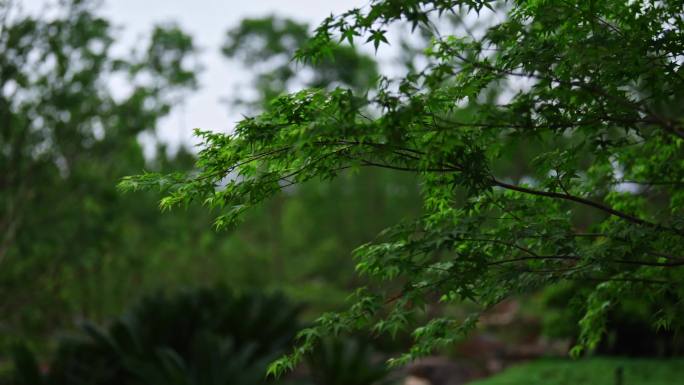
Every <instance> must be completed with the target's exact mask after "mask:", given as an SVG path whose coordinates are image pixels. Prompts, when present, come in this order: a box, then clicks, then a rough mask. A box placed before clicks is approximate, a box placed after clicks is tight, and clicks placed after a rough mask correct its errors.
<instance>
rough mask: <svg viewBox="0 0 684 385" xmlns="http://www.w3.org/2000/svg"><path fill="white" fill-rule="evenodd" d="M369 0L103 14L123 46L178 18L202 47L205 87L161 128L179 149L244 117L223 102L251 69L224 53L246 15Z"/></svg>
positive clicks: (328, 9) (213, 0)
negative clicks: (196, 135) (197, 132)
mask: <svg viewBox="0 0 684 385" xmlns="http://www.w3.org/2000/svg"><path fill="white" fill-rule="evenodd" d="M18 2H19V3H20V4H21V5H22V6H23V7H24V8H25V10H27V11H35V10H38V9H40V8H41V7H42V6H43V5H44V4H45V3H46V2H48V1H47V0H18ZM367 2H368V1H367V0H334V1H332V0H318V1H317V0H280V1H278V0H242V1H236V0H224V1H221V0H104V5H103V7H102V14H103V15H104V16H106V17H107V18H108V19H109V20H111V21H112V22H113V24H114V25H116V26H120V27H121V28H122V30H121V31H120V39H119V41H120V44H121V48H128V47H131V46H132V45H133V44H134V43H135V42H136V41H137V40H138V39H139V38H140V37H141V36H144V35H145V34H147V33H149V31H151V28H152V26H153V25H154V24H157V23H164V22H170V21H174V22H177V23H178V24H179V25H180V26H181V27H182V29H183V30H184V31H186V32H187V33H190V34H191V35H192V36H193V37H194V39H195V44H196V45H197V46H198V47H200V49H201V53H200V62H201V64H202V65H203V67H204V71H203V72H202V73H201V74H200V77H199V79H200V89H199V90H198V91H197V92H196V93H194V94H193V95H192V96H191V97H189V98H187V99H186V101H185V103H184V105H183V106H181V107H177V108H175V109H174V111H173V112H172V114H171V115H170V116H169V117H168V118H166V119H164V120H163V121H162V122H161V124H160V127H159V128H158V135H159V137H160V138H161V139H162V140H164V141H165V142H167V143H169V144H170V145H171V147H172V148H173V147H175V146H177V145H178V143H180V142H183V143H193V140H192V130H193V129H194V128H196V127H199V128H202V129H209V130H214V131H228V130H230V129H231V128H232V127H233V125H234V123H235V122H236V121H238V120H239V119H240V113H239V111H229V107H228V106H227V105H226V104H225V103H222V102H221V99H225V98H226V97H229V96H230V93H231V92H234V88H235V85H236V84H237V83H244V82H245V78H246V77H247V76H248V75H249V73H248V72H247V71H246V70H245V69H244V68H241V67H240V66H239V64H237V63H230V62H229V61H227V60H226V59H225V58H223V56H222V55H221V54H220V52H219V49H220V46H221V44H222V43H223V41H224V36H225V32H226V30H227V29H228V28H229V27H232V26H234V25H236V24H237V23H238V22H239V21H240V20H242V19H243V18H245V17H256V16H264V15H269V14H278V15H281V16H287V17H291V18H293V19H295V20H298V21H303V22H307V23H309V24H311V25H314V26H315V25H318V23H319V22H320V21H322V20H323V18H325V17H326V16H328V15H330V13H341V12H343V11H345V10H347V9H349V8H353V7H359V6H363V5H365V4H367Z"/></svg>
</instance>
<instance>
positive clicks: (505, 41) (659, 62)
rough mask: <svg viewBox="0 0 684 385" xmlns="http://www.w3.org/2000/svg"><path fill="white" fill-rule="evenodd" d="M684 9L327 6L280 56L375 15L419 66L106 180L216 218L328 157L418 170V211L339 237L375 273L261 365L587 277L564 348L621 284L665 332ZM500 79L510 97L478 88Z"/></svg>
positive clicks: (675, 296)
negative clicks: (439, 308) (403, 30)
mask: <svg viewBox="0 0 684 385" xmlns="http://www.w3.org/2000/svg"><path fill="white" fill-rule="evenodd" d="M683 5H684V4H682V2H681V1H662V2H637V1H635V2H624V1H620V0H597V1H589V2H586V1H562V2H556V1H514V2H506V3H500V2H497V1H485V0H463V1H459V0H453V1H451V0H446V1H445V0H434V1H432V0H409V1H394V0H376V1H372V2H371V3H370V4H369V5H368V6H367V7H364V8H363V9H352V10H350V11H348V12H345V13H343V14H341V15H338V16H331V17H329V18H327V19H326V20H325V21H324V22H323V23H322V24H321V26H320V27H318V28H317V30H316V33H315V35H314V37H313V38H312V39H310V40H308V41H307V42H306V43H305V44H304V45H303V46H302V47H300V49H299V51H298V53H297V54H296V57H297V58H298V59H301V60H304V61H310V62H313V63H319V62H320V61H321V60H323V58H324V57H326V55H327V54H329V53H330V52H331V51H332V50H334V49H335V48H334V47H337V46H338V45H339V44H340V41H350V42H353V41H354V39H355V38H356V37H358V38H362V39H365V41H366V42H369V43H372V44H373V45H374V46H375V47H376V49H378V48H379V46H380V45H381V44H384V43H387V41H388V40H387V36H386V35H387V30H388V26H389V25H390V24H395V23H398V22H400V21H407V22H408V23H409V24H411V25H412V26H413V27H414V28H417V27H421V28H424V29H426V30H429V31H432V36H433V43H432V45H431V47H429V48H428V50H427V51H426V54H427V60H428V64H427V66H426V67H425V68H424V69H420V70H417V71H415V72H410V73H408V74H407V75H406V76H404V77H402V78H400V79H398V80H397V81H390V80H383V81H380V82H379V83H378V86H377V87H376V89H375V90H373V92H371V93H363V94H359V93H354V92H353V91H352V90H351V89H349V88H346V87H340V88H335V89H334V90H326V89H318V88H317V89H307V90H304V91H300V92H295V93H291V94H289V95H284V96H282V97H279V98H277V99H276V100H274V101H273V102H271V104H270V105H269V107H268V109H266V110H265V112H264V113H262V114H260V115H258V116H254V117H248V118H246V119H244V120H243V121H241V122H240V123H238V125H237V128H236V130H235V132H234V133H231V134H229V135H226V134H216V133H210V132H199V133H198V134H199V136H200V137H201V138H202V140H203V141H204V143H203V149H202V151H201V152H200V155H199V159H198V162H197V168H198V170H197V171H195V172H193V173H190V174H187V175H184V176H182V175H181V176H179V175H178V174H173V175H159V174H146V175H141V176H137V177H129V178H126V179H125V180H123V181H122V183H121V187H122V188H123V189H125V190H135V189H139V188H145V187H150V186H158V185H159V184H160V183H163V184H164V186H167V189H166V195H165V197H164V198H163V199H162V201H161V205H162V207H164V208H170V207H174V206H176V205H180V204H186V203H188V202H191V201H199V202H203V203H204V204H206V205H208V206H209V207H212V208H216V209H220V210H222V214H220V216H219V217H218V218H217V219H216V223H217V225H218V226H227V225H230V224H233V223H235V222H236V220H237V219H238V218H240V217H241V216H242V214H243V213H244V212H245V211H247V210H248V209H249V208H250V207H253V206H255V205H257V204H258V203H260V202H262V201H264V200H266V199H268V198H270V197H271V196H273V195H275V194H277V193H279V192H281V191H283V190H284V189H286V188H285V187H284V186H291V185H299V184H301V183H304V182H307V181H310V180H325V181H327V180H331V179H333V178H335V177H336V176H338V175H340V174H341V172H342V170H348V169H353V170H356V169H360V168H368V167H371V168H383V169H391V170H396V171H402V172H410V173H413V174H415V175H417V176H418V177H419V178H420V180H421V182H422V186H423V199H422V201H423V205H424V207H425V210H426V213H425V215H424V216H423V217H421V218H420V219H418V220H416V221H413V222H410V223H404V224H400V225H397V226H395V227H393V228H391V229H389V230H388V231H386V232H384V234H383V237H381V239H379V240H378V242H375V243H371V244H368V245H366V246H363V247H361V248H359V249H357V251H356V257H357V260H358V264H357V270H358V271H359V272H360V273H362V274H364V275H367V276H369V277H371V278H374V279H376V280H377V281H379V282H384V283H392V284H389V285H384V286H382V287H381V288H379V289H374V290H370V289H366V290H358V291H356V302H355V303H354V304H353V305H352V306H351V307H350V309H349V311H347V312H343V313H333V314H327V315H325V316H323V317H321V318H320V319H319V323H318V325H317V326H316V327H313V328H310V329H307V330H306V331H304V332H303V333H302V334H301V336H302V337H301V340H300V343H301V344H300V346H299V347H298V348H296V349H295V350H294V351H293V353H292V355H290V356H288V357H285V358H283V359H282V360H279V361H277V362H275V363H274V364H273V366H272V367H271V371H272V373H281V372H282V371H284V370H286V369H288V368H292V367H293V366H294V365H295V364H296V363H297V362H299V361H300V360H301V359H303V358H304V357H305V356H306V355H307V354H308V353H309V352H310V351H311V350H312V349H314V348H315V346H316V345H317V344H318V342H319V341H320V339H321V338H323V337H324V336H326V335H328V334H337V333H339V332H341V331H350V330H354V329H358V328H371V329H373V330H375V331H378V332H389V333H394V332H396V331H398V330H403V329H405V328H407V326H408V322H407V314H411V313H415V312H421V311H423V310H425V308H426V306H427V304H428V303H432V302H437V301H439V302H442V303H463V302H464V301H472V302H475V303H477V304H478V305H479V306H480V307H481V308H482V309H486V308H488V307H490V306H492V305H494V304H496V303H498V302H500V301H501V300H502V299H505V298H507V297H509V296H511V295H514V294H517V293H521V292H530V291H533V290H537V289H538V288H540V287H543V286H545V285H547V284H549V283H555V282H559V281H571V282H574V281H579V282H583V283H584V285H586V286H587V287H588V288H589V289H590V290H588V291H587V292H578V293H576V296H577V297H576V298H577V300H579V301H581V303H582V304H583V305H582V315H581V317H580V320H579V322H578V323H579V326H580V331H581V332H580V335H579V339H578V345H577V346H576V347H575V348H574V349H573V353H575V354H580V353H581V352H582V351H586V350H592V349H595V348H596V347H597V346H598V344H599V342H600V340H601V337H602V336H603V334H604V332H605V330H606V320H607V318H606V315H607V314H608V311H609V310H610V309H611V308H612V307H615V306H617V305H618V304H622V303H625V301H627V300H628V299H629V298H630V297H646V299H647V301H648V303H649V305H651V306H653V309H654V311H653V312H652V314H651V316H652V318H651V322H652V324H653V325H654V326H655V327H657V328H673V329H675V330H681V328H682V326H683V325H684V324H682V319H684V318H683V317H682V315H683V314H682V312H683V311H684V310H683V309H684V306H682V304H683V300H684V291H683V290H684V288H683V287H682V285H681V284H680V282H681V280H682V279H683V278H684V276H683V274H684V269H682V267H684V242H683V238H684V213H683V210H684V205H683V203H682V202H684V190H682V189H681V185H682V183H683V181H684V179H683V178H684V168H683V167H682V155H683V154H682V144H683V143H684V127H683V123H682V121H683V116H682V109H681V100H682V90H684V87H683V86H684V77H683V76H682V61H681V58H682V56H683V55H684V46H683V45H682V42H684V38H683V37H684V36H682V33H683V32H682V23H683V21H682V20H684V19H683V18H682V7H683ZM497 12H498V14H496V16H498V17H492V18H490V20H491V23H490V25H486V26H485V27H484V28H482V29H480V30H479V31H470V30H465V31H462V30H456V31H454V30H448V31H443V30H440V26H441V25H440V23H439V20H440V19H439V16H441V15H444V14H457V15H458V14H460V15H466V16H468V17H472V18H476V17H477V16H478V15H480V14H489V15H491V14H494V13H497ZM502 84H503V85H508V86H509V92H508V95H504V97H501V98H491V97H489V96H490V95H491V92H490V91H491V89H492V87H497V86H499V85H502ZM521 148H525V150H526V151H525V152H522V153H521V152H520V149H521ZM512 159H513V160H515V161H516V162H518V165H517V166H516V167H510V161H511V160H512ZM520 164H522V165H520ZM219 183H221V184H220V186H221V188H216V186H217V185H218V184H219ZM287 188H288V189H289V188H292V187H287ZM477 318H478V314H477V313H475V314H473V315H471V316H468V317H464V318H457V317H449V316H445V317H436V318H434V319H432V320H430V321H429V322H428V323H426V324H425V325H422V326H419V327H417V328H412V330H413V335H414V337H415V344H414V346H413V347H412V348H411V349H410V351H409V352H407V353H406V354H405V355H402V356H401V357H399V358H398V359H397V360H394V361H392V362H393V363H395V364H400V363H404V362H407V361H408V360H411V359H414V358H416V357H419V356H421V355H425V354H428V353H429V352H430V351H432V349H434V348H435V347H438V346H444V345H448V344H450V343H452V342H453V341H455V340H456V339H457V338H459V337H460V336H461V335H462V334H463V333H464V332H466V331H468V330H470V329H471V328H473V327H474V326H475V325H476V323H477Z"/></svg>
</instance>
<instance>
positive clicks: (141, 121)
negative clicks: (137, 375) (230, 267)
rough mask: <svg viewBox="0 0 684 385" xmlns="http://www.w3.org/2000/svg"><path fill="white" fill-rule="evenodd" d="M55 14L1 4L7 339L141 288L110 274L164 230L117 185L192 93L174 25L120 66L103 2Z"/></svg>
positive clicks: (187, 45) (184, 49) (187, 43)
mask: <svg viewBox="0 0 684 385" xmlns="http://www.w3.org/2000/svg"><path fill="white" fill-rule="evenodd" d="M60 4H61V5H60V7H58V8H55V10H56V11H57V12H56V13H55V14H54V15H51V16H50V17H49V18H48V17H44V18H40V17H34V16H30V15H26V14H23V13H22V12H21V11H20V9H19V7H17V6H14V5H12V2H2V4H1V5H0V148H1V151H0V296H1V297H2V301H1V302H0V313H2V314H3V317H2V320H0V335H2V336H3V337H2V339H5V338H17V337H21V336H22V335H23V333H24V332H27V333H34V334H35V333H40V332H47V331H49V330H53V329H54V328H57V327H59V326H60V325H61V324H63V323H65V322H71V318H72V317H74V316H81V317H83V316H87V317H93V318H99V317H102V316H103V315H104V313H106V312H107V311H108V310H109V309H107V307H108V305H109V302H108V299H110V298H111V297H106V296H104V297H106V298H103V294H104V293H105V292H107V287H108V285H110V284H111V283H112V282H114V281H119V282H118V283H117V285H119V287H123V286H124V285H126V282H125V281H126V280H129V279H133V278H134V277H131V276H117V277H116V278H115V279H112V280H110V279H111V278H112V277H105V276H104V275H103V271H104V270H105V269H109V268H112V269H115V266H117V265H121V264H127V263H131V260H130V259H126V258H123V256H125V255H129V256H130V255H132V253H135V254H138V255H140V254H142V253H144V250H146V246H145V243H146V242H149V241H150V240H146V239H142V238H140V237H137V234H136V232H137V231H140V230H141V229H143V228H144V227H145V226H149V225H151V224H154V223H159V222H160V221H159V220H157V219H155V216H154V215H153V211H154V210H152V211H150V210H149V207H145V206H147V205H149V204H151V201H150V200H149V198H145V199H147V202H146V203H142V202H140V197H138V198H136V199H130V198H122V197H120V196H119V195H118V194H117V193H116V191H115V189H114V188H113V185H112V182H111V181H112V179H114V178H116V177H117V176H123V175H126V174H127V173H130V172H131V170H140V169H141V168H143V167H144V166H145V159H144V157H143V152H142V149H141V147H140V144H139V143H138V140H137V137H138V135H139V134H140V133H143V132H147V133H153V130H154V128H155V126H156V124H157V122H158V120H159V119H160V118H161V117H163V116H164V115H166V114H167V113H168V112H169V110H170V108H171V106H172V105H173V104H174V103H175V101H176V100H178V98H179V97H182V96H183V95H184V94H185V93H186V92H187V91H188V90H191V89H193V88H195V86H196V79H195V70H196V69H195V68H194V65H193V63H192V55H193V52H194V47H193V43H192V39H191V38H190V37H189V36H188V35H186V34H184V33H183V32H182V31H180V30H179V29H178V28H177V27H175V26H173V25H166V26H159V27H156V28H155V29H154V30H153V31H152V34H151V36H150V38H149V41H148V42H147V43H146V44H147V46H146V48H144V49H143V50H142V51H141V52H135V53H133V54H132V55H131V56H130V57H128V58H117V57H114V56H113V55H112V54H111V52H110V47H111V45H112V43H113V41H114V40H113V28H112V27H111V26H110V24H109V22H107V21H106V20H104V19H102V18H100V17H99V16H97V15H96V14H95V12H94V11H95V8H96V7H97V5H98V2H97V1H86V0H72V1H65V2H62V3H60ZM117 78H118V79H121V80H123V82H121V83H122V84H124V83H125V84H126V86H124V88H125V89H123V90H122V89H120V87H119V88H116V87H114V86H113V85H112V82H113V79H117ZM115 95H119V96H115ZM161 156H162V157H163V156H165V154H161ZM181 162H182V161H180V162H176V163H175V164H174V166H173V167H174V168H178V167H181V168H182V165H181ZM143 200H144V199H143ZM148 220H150V221H152V222H151V223H145V222H146V221H148ZM148 234H149V233H148ZM119 258H121V259H119ZM129 272H130V270H129ZM109 287H110V288H111V286H109ZM108 294H112V293H108ZM121 294H122V295H121V296H120V297H118V298H116V299H114V302H116V301H117V300H119V301H120V300H121V299H122V298H125V296H126V295H129V294H130V293H121ZM3 342H4V341H0V349H2V345H3Z"/></svg>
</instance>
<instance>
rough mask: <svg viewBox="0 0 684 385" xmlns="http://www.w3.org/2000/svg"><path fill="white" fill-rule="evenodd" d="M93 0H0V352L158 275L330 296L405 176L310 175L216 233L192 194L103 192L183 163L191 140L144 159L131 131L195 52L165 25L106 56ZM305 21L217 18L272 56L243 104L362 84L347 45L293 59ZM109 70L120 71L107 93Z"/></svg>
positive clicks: (152, 111) (263, 104)
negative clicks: (315, 58)
mask: <svg viewBox="0 0 684 385" xmlns="http://www.w3.org/2000/svg"><path fill="white" fill-rule="evenodd" d="M96 4H97V2H94V1H88V0H73V1H69V2H65V3H64V4H63V5H62V6H60V8H59V14H58V15H56V16H55V17H54V18H49V19H47V18H46V19H40V18H36V17H34V16H29V15H26V14H22V13H21V12H19V11H18V9H17V8H16V7H14V8H13V7H10V6H9V5H5V6H3V8H2V10H1V11H2V20H3V24H2V26H1V27H0V28H2V30H1V31H0V61H1V63H0V64H1V65H0V90H2V95H1V97H0V121H2V131H0V135H1V138H0V143H1V145H2V151H1V152H0V168H2V170H1V171H0V186H2V189H1V190H0V204H1V210H2V211H1V214H2V215H0V234H1V235H0V296H2V301H0V313H1V314H2V315H3V316H2V318H1V319H0V357H7V355H8V353H9V351H10V347H11V346H12V345H13V344H15V343H16V342H19V341H22V342H28V343H29V345H31V346H32V347H33V348H34V349H35V350H36V351H37V352H39V354H43V353H46V352H48V351H50V350H52V349H53V348H54V343H53V341H54V340H53V339H52V338H51V337H53V336H55V335H56V334H58V333H59V332H60V331H62V330H69V329H73V328H74V327H75V325H76V324H78V323H79V322H81V321H84V320H89V321H91V322H94V323H104V322H105V321H107V320H109V319H111V318H112V317H115V316H116V315H117V314H119V313H121V312H122V311H123V309H124V308H125V307H126V306H127V305H128V304H130V303H131V301H134V300H135V299H136V298H140V297H142V296H144V295H145V294H147V293H151V292H154V291H155V290H158V289H161V288H175V287H185V286H193V285H197V284H198V283H208V282H209V283H211V282H215V283H224V284H226V285H228V286H230V287H231V288H232V289H235V290H250V289H260V290H263V291H266V292H270V291H273V290H281V291H283V292H285V293H287V294H288V295H289V296H290V297H291V298H293V299H294V300H296V301H299V302H301V303H304V304H305V305H307V306H306V308H305V311H304V313H303V314H304V316H303V318H304V319H307V317H308V318H310V317H311V316H312V315H314V314H318V313H320V312H321V311H322V310H326V309H333V308H337V307H339V306H340V305H341V304H342V303H343V301H344V298H345V296H346V294H345V293H346V292H347V290H348V289H350V288H351V287H353V286H354V280H357V279H358V278H356V277H354V275H353V264H354V262H353V260H352V259H351V258H350V251H351V250H352V249H353V248H354V247H356V246H358V245H360V244H362V243H363V242H366V241H369V240H371V239H372V237H373V236H375V234H377V232H378V231H380V230H381V229H383V228H384V227H386V226H387V225H389V224H390V223H393V222H395V221H397V220H399V219H401V218H402V217H404V216H406V215H416V214H417V213H418V212H419V210H420V208H419V207H418V204H417V203H416V202H418V200H417V199H416V196H417V194H418V186H416V184H415V181H414V180H412V179H411V178H409V177H406V176H404V175H394V174H391V173H387V172H373V173H361V174H358V175H348V176H346V177H344V178H341V179H339V180H336V181H335V182H334V183H332V184H321V183H310V184H309V185H306V186H303V187H301V188H299V189H297V190H291V191H286V192H285V194H283V196H282V197H280V198H279V199H277V200H275V201H273V202H271V203H270V204H269V205H266V206H265V207H263V208H262V209H261V210H260V211H258V212H254V213H253V214H252V215H251V216H250V218H249V219H248V220H247V221H246V223H244V225H243V226H242V227H241V228H240V229H239V230H235V231H232V232H228V233H226V232H222V233H216V232H215V231H213V230H212V225H211V214H209V213H205V212H204V211H203V210H201V209H198V208H195V207H188V208H187V210H185V211H182V210H181V211H176V212H172V213H163V214H160V212H159V211H158V209H157V199H158V197H157V196H156V195H155V194H135V195H124V194H120V193H118V192H117V191H116V190H115V184H116V181H117V180H119V179H120V178H121V177H123V176H125V175H130V174H133V173H137V172H140V170H143V169H147V170H160V171H169V172H171V171H178V170H186V169H188V168H189V167H190V166H191V165H192V164H193V161H194V157H193V155H192V152H191V151H189V150H187V149H185V148H181V149H180V150H179V151H178V152H177V153H175V154H169V152H168V151H167V150H166V148H165V147H164V145H163V144H161V143H159V144H157V149H156V151H155V152H154V156H153V157H152V158H149V157H148V158H146V157H145V155H144V152H143V148H142V146H141V144H140V140H139V138H140V135H141V134H143V133H144V134H148V135H152V136H154V133H155V127H156V126H157V124H158V122H159V120H160V119H162V118H163V117H164V116H166V115H167V114H168V113H169V111H170V110H171V108H173V106H174V105H175V104H176V103H177V102H178V101H179V100H180V98H182V97H183V96H184V95H187V94H188V93H189V92H192V91H193V90H194V89H196V87H197V81H196V73H197V71H198V70H199V66H198V64H197V60H196V48H195V46H194V44H193V40H192V37H191V36H189V35H187V34H185V33H184V32H183V31H181V30H180V29H179V28H178V27H177V26H175V25H162V26H157V27H154V28H153V29H152V31H151V32H150V33H149V36H148V39H147V42H146V43H145V44H146V46H145V48H142V49H138V50H137V51H135V52H134V53H133V54H131V55H130V56H129V57H117V56H114V55H113V54H112V52H111V46H112V44H113V43H114V39H115V33H114V28H113V26H112V25H111V24H110V23H109V22H108V21H107V20H105V19H103V18H101V17H100V16H98V14H97V12H96V9H95V6H96ZM308 29H309V27H308V26H307V25H304V24H300V23H297V22H294V21H291V20H285V19H278V18H274V17H266V18H264V19H254V20H245V21H244V22H243V23H242V24H241V25H239V26H237V27H235V28H233V29H231V30H230V31H229V32H228V33H227V35H226V44H225V47H224V53H225V54H226V56H227V57H228V58H230V59H238V60H241V61H242V62H244V63H246V64H250V63H253V62H254V61H259V62H265V63H266V62H268V63H271V64H272V65H270V66H266V67H263V68H260V69H259V70H258V71H256V72H255V77H254V79H253V87H254V89H255V90H257V95H258V97H257V99H255V101H252V102H250V103H252V105H251V107H250V108H251V109H253V110H254V111H258V110H260V109H263V108H267V105H268V100H269V98H271V97H273V96H274V95H278V94H280V93H282V92H285V91H287V90H288V89H290V88H291V87H295V86H316V87H326V86H330V85H332V83H333V82H334V81H337V80H339V79H342V81H343V82H344V84H346V85H348V86H350V87H354V88H355V89H358V90H361V89H365V88H368V87H369V86H370V85H372V83H373V81H374V80H375V78H376V77H377V68H376V65H375V62H374V61H373V60H372V59H371V58H370V57H368V56H366V55H363V54H360V53H357V52H356V51H355V50H353V49H351V48H349V49H344V50H340V52H336V53H335V55H334V57H335V58H340V60H341V61H340V62H333V61H332V60H331V61H328V62H323V63H320V64H319V65H317V66H315V67H310V68H307V69H306V70H305V71H302V70H297V69H295V68H294V67H293V66H294V64H293V63H291V62H289V61H288V60H283V58H286V57H288V56H290V55H291V53H292V52H293V50H294V49H295V48H296V44H299V43H300V42H302V41H303V40H304V39H305V38H306V36H307V31H308ZM247 41H249V42H251V43H255V42H257V41H260V42H261V43H259V44H256V43H255V44H245V42H247ZM286 43H287V44H286ZM115 80H118V81H123V82H124V83H125V84H127V90H126V92H125V93H124V95H123V96H122V95H120V94H121V92H119V91H120V90H117V92H115V90H113V86H112V82H113V81H115ZM241 103H242V102H241ZM0 360H2V359H0ZM5 364H6V362H5Z"/></svg>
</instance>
